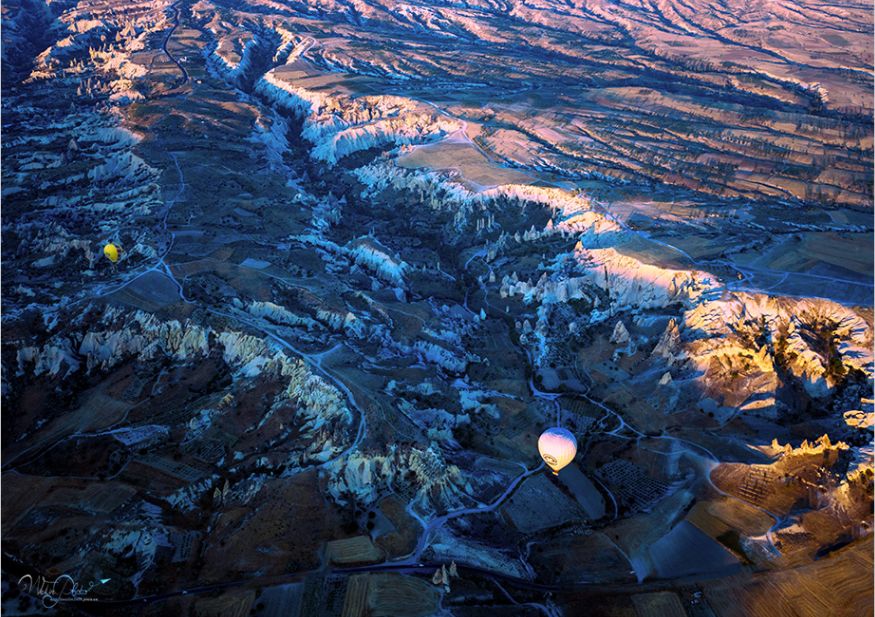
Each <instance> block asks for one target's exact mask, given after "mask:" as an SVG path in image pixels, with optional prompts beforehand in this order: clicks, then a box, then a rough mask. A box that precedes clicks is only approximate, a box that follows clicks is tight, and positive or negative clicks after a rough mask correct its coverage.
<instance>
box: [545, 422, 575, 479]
mask: <svg viewBox="0 0 875 617" xmlns="http://www.w3.org/2000/svg"><path fill="white" fill-rule="evenodd" d="M538 452H540V453H541V458H543V459H544V462H545V463H547V466H548V467H549V468H550V469H552V470H553V475H554V476H556V475H559V470H560V469H562V468H563V467H565V466H566V465H567V464H568V463H570V462H571V461H573V460H574V455H575V454H577V439H575V438H574V435H573V434H572V433H571V431H567V430H565V429H564V428H560V427H558V426H554V427H551V428H548V429H547V430H546V431H544V432H543V433H541V436H540V437H539V438H538Z"/></svg>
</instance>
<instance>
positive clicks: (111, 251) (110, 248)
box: [103, 242, 118, 263]
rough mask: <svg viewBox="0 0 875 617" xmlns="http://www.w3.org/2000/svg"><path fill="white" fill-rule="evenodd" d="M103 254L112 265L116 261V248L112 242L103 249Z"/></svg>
mask: <svg viewBox="0 0 875 617" xmlns="http://www.w3.org/2000/svg"><path fill="white" fill-rule="evenodd" d="M103 254H104V255H106V258H107V259H109V260H110V261H111V262H112V263H115V262H117V261H118V247H117V246H116V245H115V244H113V243H112V242H110V243H109V244H107V245H106V246H104V247H103Z"/></svg>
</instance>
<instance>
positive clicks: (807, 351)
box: [682, 293, 873, 404]
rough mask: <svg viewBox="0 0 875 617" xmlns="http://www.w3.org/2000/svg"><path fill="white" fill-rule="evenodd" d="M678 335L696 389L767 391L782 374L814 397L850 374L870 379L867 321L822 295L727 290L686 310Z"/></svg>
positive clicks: (753, 396) (754, 393)
mask: <svg viewBox="0 0 875 617" xmlns="http://www.w3.org/2000/svg"><path fill="white" fill-rule="evenodd" d="M682 338H683V339H684V340H685V344H684V350H685V353H686V354H687V356H688V357H689V359H690V362H691V363H692V365H693V366H694V367H695V370H697V371H700V372H701V374H702V377H701V380H702V382H703V386H704V388H705V389H706V390H707V391H709V392H713V393H715V394H719V393H720V392H738V396H742V395H743V394H744V390H747V396H748V397H750V399H751V400H754V399H757V398H760V399H761V398H762V397H764V396H773V395H774V394H775V390H776V389H777V388H778V387H779V386H780V385H781V379H782V377H781V375H783V379H790V380H792V381H795V382H797V383H799V384H801V386H802V387H803V388H804V389H805V391H806V392H807V393H808V395H809V396H811V397H813V398H820V399H822V398H825V397H827V396H829V395H830V394H831V393H832V392H833V391H834V389H835V387H836V385H837V384H839V383H841V382H842V381H843V380H844V379H845V378H846V376H848V375H849V374H850V373H855V372H856V373H859V374H861V375H862V376H863V377H864V378H865V379H867V380H869V379H872V376H873V357H872V351H871V349H872V342H873V338H872V325H871V324H870V323H868V322H867V321H866V320H865V319H864V318H863V317H862V316H861V315H860V314H859V313H857V312H856V311H855V310H854V309H851V308H847V307H844V306H842V305H839V304H836V303H834V302H830V301H827V300H818V299H807V300H796V299H791V298H780V297H779V298H775V297H769V296H766V295H761V294H744V293H739V294H733V295H731V296H730V297H729V298H727V299H722V300H715V301H711V302H705V303H703V304H701V305H699V306H698V307H696V308H695V309H692V310H690V311H688V312H687V313H686V314H685V315H684V322H683V330H682ZM779 374H780V375H779ZM738 384H743V385H744V387H743V388H741V387H740V386H739V385H738ZM733 396H734V395H733ZM732 404H743V400H739V399H738V398H735V400H733V401H732Z"/></svg>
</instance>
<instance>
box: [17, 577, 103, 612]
mask: <svg viewBox="0 0 875 617" xmlns="http://www.w3.org/2000/svg"><path fill="white" fill-rule="evenodd" d="M109 580H110V579H108V578H102V579H100V581H99V582H97V583H95V582H91V583H89V584H88V586H87V587H84V586H82V585H80V584H79V583H77V582H76V581H75V580H74V579H73V577H72V576H70V575H69V574H62V575H61V576H59V577H58V578H56V579H55V580H49V579H47V578H46V577H44V576H38V577H37V578H34V577H33V576H31V575H30V574H25V575H24V576H22V577H21V578H20V579H18V588H19V589H20V590H21V591H23V592H24V593H27V594H30V595H32V596H36V597H37V598H40V599H41V600H42V602H43V606H45V607H46V608H54V607H55V606H57V605H58V603H59V602H85V601H87V599H86V597H85V596H87V595H88V592H90V591H91V590H92V589H93V588H94V587H95V586H96V585H103V584H104V583H106V582H108V581H109Z"/></svg>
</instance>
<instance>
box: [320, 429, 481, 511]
mask: <svg viewBox="0 0 875 617" xmlns="http://www.w3.org/2000/svg"><path fill="white" fill-rule="evenodd" d="M466 485H467V482H466V481H465V480H464V479H463V477H462V473H461V471H460V470H459V468H458V467H456V466H455V465H451V464H448V463H447V462H446V460H445V459H444V455H443V453H442V451H441V449H440V448H439V447H437V446H436V445H431V446H429V447H427V448H424V449H420V448H416V447H412V448H405V447H401V446H396V445H390V446H389V447H388V449H387V450H386V451H385V452H381V453H365V452H360V451H356V452H352V453H351V454H350V455H349V456H348V457H347V458H346V459H345V460H342V461H339V462H337V463H332V477H331V479H330V480H329V484H328V490H329V492H330V493H331V495H332V496H333V497H334V498H335V499H336V500H337V501H339V502H341V503H347V502H348V501H349V500H353V501H355V502H356V503H359V504H365V505H369V504H372V503H374V502H375V501H376V500H377V499H378V498H379V497H380V496H382V494H384V493H385V491H386V490H388V489H389V488H390V487H391V489H392V490H396V491H397V490H406V491H411V492H412V493H413V494H414V497H413V498H412V499H411V500H410V501H411V503H418V504H419V505H420V507H421V508H422V509H424V510H425V511H434V510H446V509H450V508H452V507H456V506H458V504H459V503H460V497H461V495H462V494H463V493H466V492H468V489H469V488H470V487H468V486H466Z"/></svg>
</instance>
